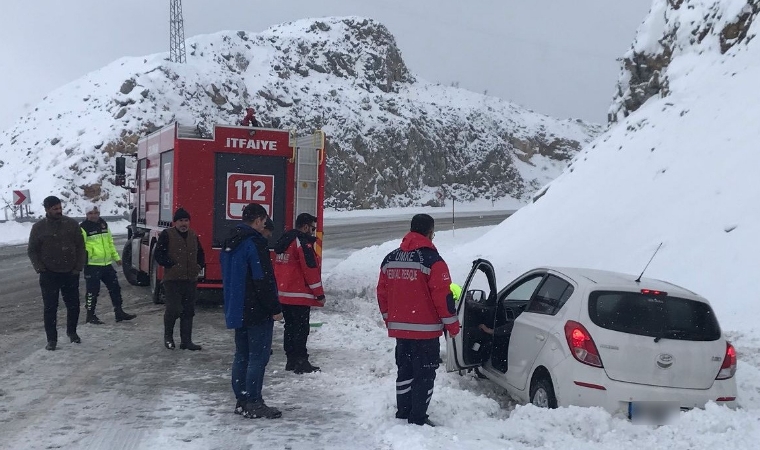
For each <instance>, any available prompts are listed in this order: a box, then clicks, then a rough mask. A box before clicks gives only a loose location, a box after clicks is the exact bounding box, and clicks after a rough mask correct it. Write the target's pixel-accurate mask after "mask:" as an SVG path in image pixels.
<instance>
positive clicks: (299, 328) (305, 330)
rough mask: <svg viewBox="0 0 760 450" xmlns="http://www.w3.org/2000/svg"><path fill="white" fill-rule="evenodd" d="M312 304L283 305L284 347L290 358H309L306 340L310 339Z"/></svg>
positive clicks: (286, 354)
mask: <svg viewBox="0 0 760 450" xmlns="http://www.w3.org/2000/svg"><path fill="white" fill-rule="evenodd" d="M310 314H311V306H303V305H282V317H283V319H285V336H284V337H283V342H282V347H283V349H284V350H285V356H287V358H288V359H294V358H295V359H299V358H308V357H309V352H308V351H307V350H306V341H307V340H308V339H309V315H310Z"/></svg>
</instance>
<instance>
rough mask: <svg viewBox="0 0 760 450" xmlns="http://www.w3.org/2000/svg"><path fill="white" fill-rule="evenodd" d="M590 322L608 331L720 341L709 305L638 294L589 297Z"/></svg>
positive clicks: (597, 293) (606, 292) (601, 294)
mask: <svg viewBox="0 0 760 450" xmlns="http://www.w3.org/2000/svg"><path fill="white" fill-rule="evenodd" d="M588 309H589V315H590V316H591V321H592V322H594V323H595V324H596V325H598V326H600V327H602V328H607V329H608V330H614V331H620V332H622V333H628V334H637V335H641V336H652V337H655V338H658V337H659V338H661V339H662V338H666V339H680V340H687V341H715V340H717V339H720V336H721V333H720V326H718V321H717V320H716V318H715V313H714V312H713V310H712V308H710V305H708V304H706V303H703V302H698V301H694V300H687V299H685V298H679V297H670V296H667V295H665V296H654V295H647V294H643V293H640V292H617V291H596V292H592V293H591V295H590V296H589V303H588Z"/></svg>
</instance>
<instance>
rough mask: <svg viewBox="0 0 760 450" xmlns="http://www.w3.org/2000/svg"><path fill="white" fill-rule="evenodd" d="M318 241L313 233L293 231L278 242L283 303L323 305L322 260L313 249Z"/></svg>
mask: <svg viewBox="0 0 760 450" xmlns="http://www.w3.org/2000/svg"><path fill="white" fill-rule="evenodd" d="M316 241H317V239H316V238H315V237H314V236H311V235H308V234H306V233H302V232H300V231H298V230H290V231H288V232H287V233H285V234H283V235H282V236H281V237H280V239H279V240H278V241H277V244H275V246H274V251H275V252H276V253H277V257H276V258H275V264H274V275H275V278H277V289H278V291H279V295H280V303H282V304H285V305H304V306H323V302H322V301H324V298H325V291H324V289H323V288H322V267H321V261H320V260H319V256H318V255H317V252H316V251H315V250H314V243H315V242H316ZM317 300H320V301H317Z"/></svg>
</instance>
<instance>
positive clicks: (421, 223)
mask: <svg viewBox="0 0 760 450" xmlns="http://www.w3.org/2000/svg"><path fill="white" fill-rule="evenodd" d="M434 227H435V220H434V219H433V218H432V217H431V216H429V215H427V214H415V216H414V217H412V224H411V227H409V231H413V232H415V233H419V234H421V235H423V236H425V235H426V234H428V233H430V231H432V230H433V228H434Z"/></svg>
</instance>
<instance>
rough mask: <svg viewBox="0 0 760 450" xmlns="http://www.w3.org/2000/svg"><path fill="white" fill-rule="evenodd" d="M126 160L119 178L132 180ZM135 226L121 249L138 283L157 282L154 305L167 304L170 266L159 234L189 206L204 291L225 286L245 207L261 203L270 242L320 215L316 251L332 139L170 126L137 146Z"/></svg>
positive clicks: (127, 271) (118, 164) (247, 129)
mask: <svg viewBox="0 0 760 450" xmlns="http://www.w3.org/2000/svg"><path fill="white" fill-rule="evenodd" d="M125 166H126V164H125V160H124V159H119V158H117V162H116V183H117V184H121V185H124V184H125V181H126V173H125ZM135 172H136V173H135V178H134V180H135V182H134V187H132V188H131V189H130V190H131V192H132V193H133V204H134V208H133V210H132V224H131V225H130V227H129V232H128V239H127V243H126V244H125V246H124V251H123V253H122V260H123V270H124V275H125V277H126V279H127V281H128V282H129V283H131V284H133V285H139V286H148V285H149V286H150V290H151V295H152V298H153V301H154V302H155V303H162V302H163V289H162V287H161V279H162V276H163V268H162V267H161V266H159V265H158V264H157V263H156V262H155V260H154V258H153V252H154V249H155V245H156V241H157V239H158V235H159V234H160V233H161V231H162V230H164V229H165V228H168V227H171V226H172V217H173V214H174V211H176V210H177V209H178V208H180V207H182V208H184V209H186V210H187V211H188V212H189V213H190V215H191V216H192V218H191V220H190V227H191V228H192V229H193V230H194V231H195V232H196V233H197V234H198V237H199V239H200V242H201V246H202V247H203V250H204V252H205V254H206V267H205V270H204V271H203V272H202V273H201V275H200V276H199V279H198V288H199V289H207V290H208V289H216V290H219V289H221V288H222V272H221V265H220V263H219V252H220V249H221V247H222V244H223V242H224V240H225V238H226V236H227V235H228V233H229V231H230V229H232V228H234V227H235V226H236V225H237V224H238V223H240V220H241V218H242V212H243V208H244V207H245V206H246V205H247V204H249V203H259V204H261V205H262V206H263V207H264V209H266V210H267V212H268V213H269V216H270V218H271V219H272V221H273V222H274V225H275V230H274V233H273V235H272V237H271V241H270V244H273V243H274V242H275V241H276V240H277V239H278V238H279V237H280V236H281V235H282V234H283V233H284V232H285V231H287V230H289V229H292V228H294V227H295V219H296V216H297V215H298V214H300V213H303V212H307V213H310V214H313V215H315V216H317V218H318V222H317V234H316V236H317V243H316V248H317V252H318V253H319V254H321V251H322V236H323V218H322V216H323V214H322V212H323V203H324V186H325V183H324V180H325V175H324V174H325V136H324V133H323V132H322V131H316V132H314V133H312V134H308V135H301V136H298V135H297V134H296V133H295V132H293V131H286V130H279V129H268V128H252V127H245V126H226V125H216V126H214V128H213V130H212V131H211V132H210V133H201V132H199V130H198V128H197V127H188V126H182V125H179V124H178V123H174V124H171V125H168V126H166V127H164V128H162V129H160V130H158V131H155V132H154V133H152V134H150V135H148V136H146V137H143V138H141V139H140V140H139V142H138V144H137V162H136V171H135Z"/></svg>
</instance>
